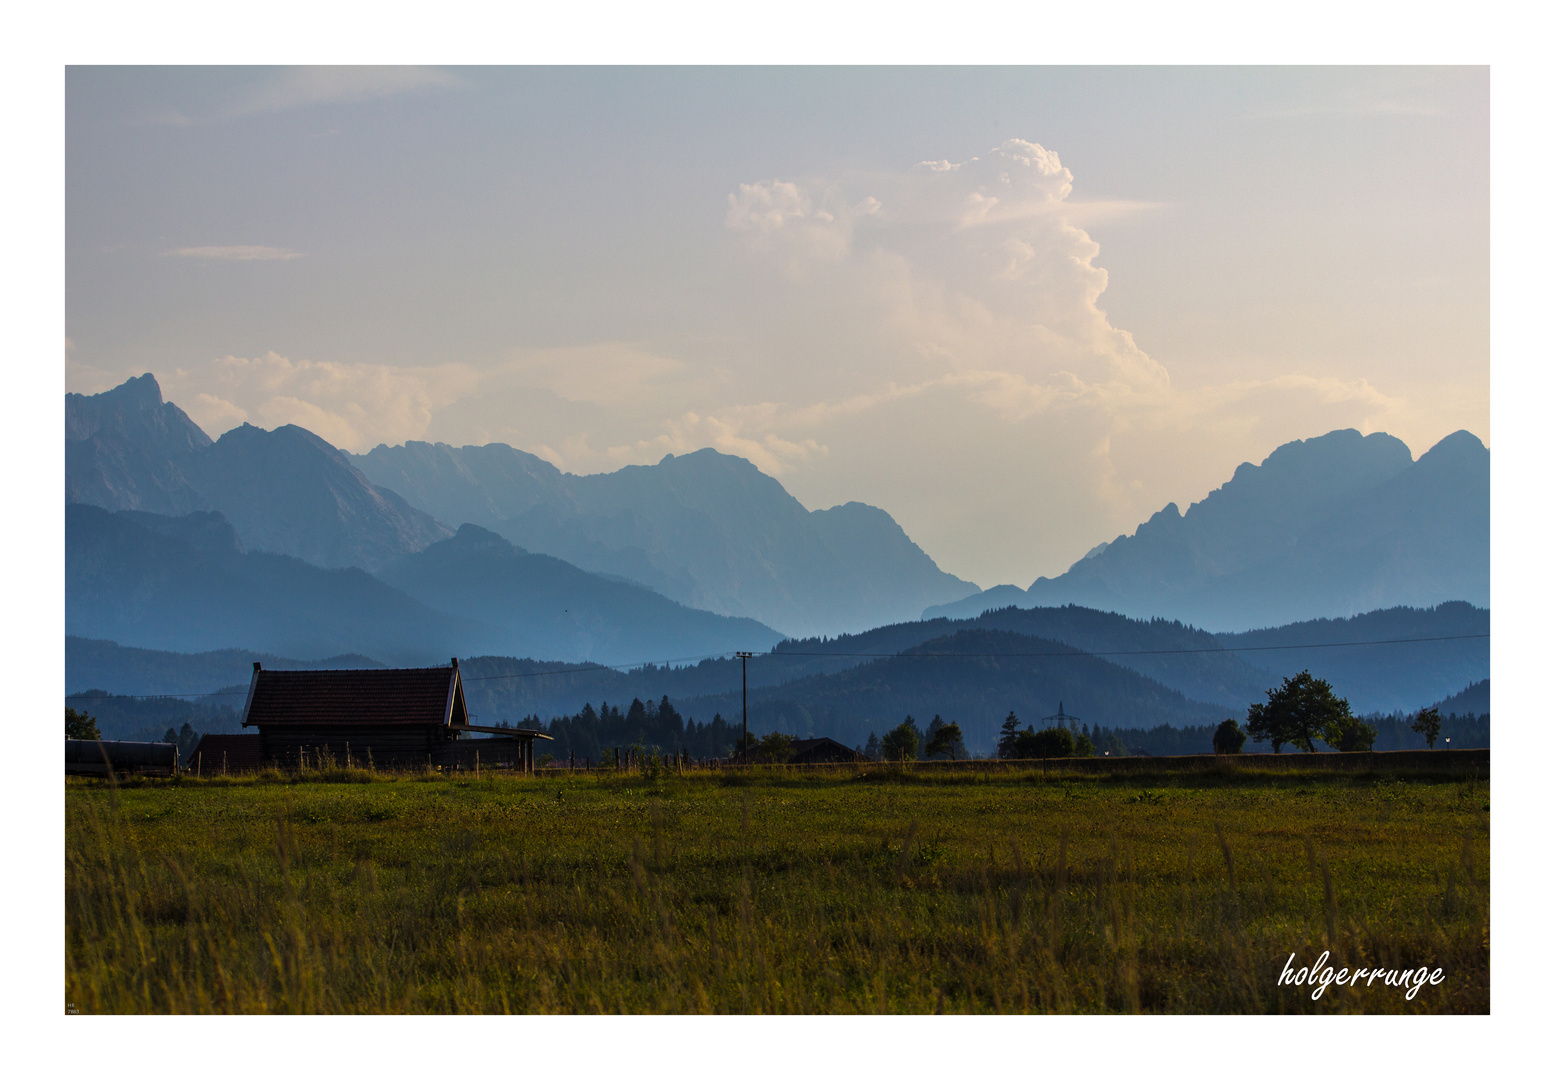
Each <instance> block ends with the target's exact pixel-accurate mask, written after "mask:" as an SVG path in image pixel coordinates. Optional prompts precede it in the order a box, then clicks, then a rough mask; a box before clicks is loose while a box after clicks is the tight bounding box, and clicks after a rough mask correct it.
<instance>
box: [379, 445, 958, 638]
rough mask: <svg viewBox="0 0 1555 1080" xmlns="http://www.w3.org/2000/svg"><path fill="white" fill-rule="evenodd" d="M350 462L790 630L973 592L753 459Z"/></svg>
mask: <svg viewBox="0 0 1555 1080" xmlns="http://www.w3.org/2000/svg"><path fill="white" fill-rule="evenodd" d="M354 460H355V462H356V464H357V465H358V466H359V467H360V468H361V470H362V471H363V473H364V474H365V475H366V476H367V477H368V478H369V479H371V480H372V482H374V483H376V484H380V485H384V486H388V487H392V488H393V489H394V490H396V491H399V492H402V493H403V494H404V495H405V497H406V498H407V499H408V500H409V501H410V502H411V503H412V504H413V505H415V506H418V507H420V508H421V509H423V510H425V511H427V512H428V513H430V514H433V515H435V516H437V517H438V518H440V519H441V520H443V521H458V522H470V523H473V524H477V525H481V526H483V527H485V528H487V529H490V530H492V531H493V532H496V533H498V534H500V535H502V536H504V537H506V538H507V539H509V540H511V541H513V542H514V543H516V544H519V545H520V546H522V547H524V548H526V549H528V550H530V551H534V552H541V553H545V554H549V555H554V556H556V557H558V558H562V559H565V560H567V561H568V562H570V563H573V564H574V565H576V566H579V567H582V568H584V569H586V570H591V571H595V572H598V573H605V574H613V575H616V576H618V577H621V578H624V579H626V580H629V581H635V582H638V583H640V584H643V585H647V586H649V587H650V588H653V589H656V590H658V591H659V592H662V593H663V594H664V595H666V596H668V597H671V598H672V599H675V600H678V601H680V602H681V603H684V604H687V605H690V606H694V607H699V608H705V609H706V610H709V611H715V612H719V613H722V614H726V615H735V616H746V617H750V618H755V619H759V620H760V621H762V622H764V623H766V624H768V625H770V626H774V627H777V628H779V629H781V630H783V631H784V632H785V633H789V634H797V635H804V634H817V633H836V632H839V631H858V630H863V629H866V628H868V627H871V626H877V625H880V624H882V623H887V622H893V621H898V620H901V619H910V618H915V617H917V615H918V614H919V612H921V611H922V610H923V608H924V607H925V606H926V605H927V604H933V603H942V602H945V601H949V600H954V599H958V598H960V597H962V596H966V595H968V594H970V593H972V592H975V591H976V586H974V585H972V584H971V583H969V582H965V581H962V580H961V579H959V578H956V577H954V576H953V575H950V574H947V573H944V572H943V571H941V570H940V569H939V568H938V567H937V566H936V565H935V564H934V561H933V560H932V559H931V558H929V556H928V555H927V554H925V553H924V552H923V550H922V549H921V548H919V547H918V546H917V545H916V544H914V543H913V542H912V541H911V540H910V539H909V538H908V537H907V535H906V534H905V533H904V532H903V531H902V530H901V528H900V527H899V526H898V525H897V524H896V522H895V521H894V520H892V518H891V516H890V515H889V514H887V513H886V512H885V511H883V510H879V509H877V508H875V507H872V506H866V505H865V504H863V503H856V502H853V503H846V504H844V505H842V506H837V507H832V508H831V509H827V510H817V511H813V512H812V511H807V510H806V509H805V508H804V506H803V505H802V504H801V503H800V502H799V501H798V500H797V499H795V498H794V497H793V496H791V495H790V494H788V492H787V491H785V490H784V489H783V486H782V484H780V483H779V482H778V481H777V480H775V479H773V478H772V477H770V476H767V475H765V474H764V473H762V472H761V471H760V470H759V469H757V468H756V467H755V466H754V465H752V464H751V463H750V462H749V461H746V460H745V459H743V458H739V457H732V456H729V455H726V454H720V453H718V452H717V451H714V450H699V451H697V452H696V453H692V454H683V455H680V456H675V455H668V456H666V457H665V458H664V459H663V460H662V461H660V462H659V463H658V464H656V465H633V466H628V467H626V468H623V469H620V470H618V471H617V472H613V473H605V474H599V475H593V476H576V475H572V474H569V473H563V472H561V471H560V470H558V469H557V468H555V467H554V466H552V465H551V464H549V463H548V462H545V461H543V460H542V459H540V458H538V457H535V456H534V455H532V454H527V453H524V452H523V451H521V450H515V449H514V448H512V447H510V446H505V445H502V444H491V445H487V446H464V447H453V446H449V445H447V444H444V443H435V444H434V443H425V442H410V443H406V444H405V445H403V446H394V447H390V446H378V447H376V448H374V449H373V450H372V451H371V452H370V453H368V454H365V455H362V456H359V457H356V458H355V459H354Z"/></svg>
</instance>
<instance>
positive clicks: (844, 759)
mask: <svg viewBox="0 0 1555 1080" xmlns="http://www.w3.org/2000/svg"><path fill="white" fill-rule="evenodd" d="M789 749H791V750H792V751H793V753H794V756H793V757H791V758H789V761H790V763H792V764H794V765H841V764H846V763H849V762H854V761H866V760H868V759H867V758H865V757H864V755H863V754H861V753H859V752H858V751H857V750H850V749H849V748H848V747H846V746H844V745H843V744H842V743H840V742H838V741H837V740H836V739H827V738H820V739H795V740H794V741H793V744H792V745H791V746H790V747H789Z"/></svg>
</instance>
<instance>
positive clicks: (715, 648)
mask: <svg viewBox="0 0 1555 1080" xmlns="http://www.w3.org/2000/svg"><path fill="white" fill-rule="evenodd" d="M379 573H380V576H381V577H382V579H383V580H384V581H386V582H388V583H389V584H391V585H393V586H395V587H396V588H398V589H400V590H401V591H403V592H404V593H405V594H407V595H408V596H411V597H413V598H415V599H417V600H419V601H421V602H422V603H424V604H426V605H427V606H428V607H431V608H435V609H437V610H440V611H443V612H446V613H450V614H452V613H459V614H461V615H464V616H466V617H469V618H473V619H477V620H479V621H480V622H482V623H484V624H485V625H487V626H491V627H494V628H496V630H497V632H498V635H499V636H497V637H495V638H491V639H488V640H487V641H486V642H485V643H484V644H483V649H484V650H485V651H488V652H493V653H498V652H501V653H511V654H515V655H520V656H546V657H550V658H553V659H565V660H595V661H600V662H603V663H611V664H620V663H630V662H634V661H635V662H641V661H644V660H664V659H669V658H671V657H677V656H699V655H704V654H707V653H714V652H727V651H729V650H731V649H746V650H764V649H767V648H770V647H771V646H772V645H774V644H775V643H776V642H777V641H779V640H780V639H781V638H782V635H781V634H779V633H777V632H776V631H774V630H772V629H771V628H770V627H767V626H763V625H762V624H761V623H759V622H757V621H755V620H754V619H739V618H732V617H729V616H726V615H717V614H714V613H712V612H708V611H699V610H696V609H694V608H689V607H686V606H684V605H682V604H677V603H676V602H675V601H673V600H670V599H667V598H666V597H664V596H661V595H660V594H659V593H657V592H655V591H653V590H652V589H649V588H646V587H644V586H641V585H636V584H633V583H631V582H624V581H615V580H611V579H608V578H604V577H601V576H599V575H598V574H590V573H588V572H587V571H584V570H580V569H578V568H577V567H576V566H573V565H572V564H570V563H567V562H564V561H562V560H561V559H557V558H554V557H552V556H550V555H535V554H531V553H530V552H527V551H524V550H522V549H521V548H517V547H514V546H513V545H512V544H511V543H509V542H508V541H507V540H505V539H503V538H502V537H500V536H498V535H497V534H495V533H493V532H490V531H488V530H486V529H483V528H481V527H480V526H478V525H470V524H466V525H463V526H461V527H460V528H459V532H458V533H457V534H456V535H455V536H453V537H452V538H451V539H448V540H443V541H440V542H438V543H436V544H433V545H431V546H430V547H428V548H426V549H425V550H423V551H420V552H417V553H416V554H414V555H409V556H406V557H405V558H403V559H401V560H399V561H398V562H396V563H393V564H392V565H390V566H387V567H385V568H384V569H383V570H382V571H380V572H379Z"/></svg>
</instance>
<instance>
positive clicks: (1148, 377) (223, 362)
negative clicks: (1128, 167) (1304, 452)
mask: <svg viewBox="0 0 1555 1080" xmlns="http://www.w3.org/2000/svg"><path fill="white" fill-rule="evenodd" d="M719 209H721V210H722V216H723V224H724V227H725V233H724V235H725V238H726V239H727V241H728V243H729V245H730V246H729V249H728V250H727V251H726V252H725V253H724V254H725V255H727V256H728V257H729V258H730V259H731V260H732V262H730V263H729V265H730V267H731V269H730V275H731V279H732V280H731V282H730V287H729V288H728V290H727V292H726V293H724V294H721V295H720V298H719V302H720V303H727V304H728V305H729V311H728V313H727V317H725V318H724V321H723V322H721V323H719V322H717V320H716V319H713V318H708V319H707V320H706V321H707V323H708V324H709V325H713V324H716V326H717V329H716V330H706V329H704V327H703V326H701V325H698V326H695V327H687V326H684V325H681V326H676V327H673V328H672V329H671V330H670V332H669V333H670V334H671V335H673V336H671V337H670V338H669V339H668V340H659V341H648V340H639V341H632V340H607V341H597V342H590V343H586V344H577V345H573V346H570V347H564V348H513V349H511V350H509V351H508V352H506V353H503V354H502V355H500V356H499V357H497V358H495V359H492V360H481V361H479V362H477V361H473V360H472V361H468V362H466V361H462V360H460V361H449V362H440V363H435V364H428V365H424V366H395V365H389V364H375V363H370V362H362V363H343V362H335V361H331V360H327V359H297V358H288V357H284V356H280V355H277V354H275V353H268V354H265V355H263V356H258V357H251V358H241V357H234V356H227V357H222V358H219V359H213V360H211V361H209V362H207V363H204V364H198V365H190V366H187V367H185V368H180V369H178V370H177V371H175V372H171V373H163V372H160V371H159V372H158V373H157V374H158V376H159V378H160V379H162V381H163V386H164V389H165V390H166V392H167V394H168V396H169V398H171V399H173V400H176V401H178V402H179V404H181V405H183V406H184V407H185V408H186V409H187V410H188V411H189V412H190V414H191V415H192V416H194V418H195V419H196V421H198V422H199V423H201V424H202V426H205V427H206V428H207V430H210V431H211V433H212V434H213V435H214V434H218V433H219V432H220V431H222V430H225V429H226V428H228V427H231V426H233V425H235V424H238V423H241V422H245V421H246V422H249V423H256V424H261V425H264V426H275V425H277V424H282V423H297V424H301V425H302V426H305V427H308V428H310V429H311V430H313V431H315V432H317V433H318V434H319V435H321V436H323V437H324V438H326V439H328V440H330V441H331V442H332V443H334V444H336V445H337V446H341V447H343V448H345V449H348V450H352V451H356V452H361V451H365V450H367V449H370V448H371V447H372V446H373V445H376V444H377V443H379V442H387V443H391V444H393V443H398V442H403V441H405V440H407V439H428V440H440V441H446V442H450V443H454V444H456V445H459V444H465V443H474V444H480V443H486V442H506V443H510V444H512V445H514V446H518V447H520V448H522V449H525V450H528V451H530V452H533V453H536V454H539V455H540V456H542V457H544V458H545V459H546V460H548V461H550V462H551V463H552V464H554V465H556V466H558V467H559V468H562V469H566V470H569V471H573V472H585V473H586V472H598V471H604V470H609V469H615V468H618V467H620V466H621V465H625V464H631V463H646V462H652V461H656V460H658V459H659V458H660V457H662V456H663V455H664V454H666V453H675V454H680V453H687V452H691V451H694V450H698V449H701V448H702V447H706V446H711V447H713V448H715V449H717V450H720V451H722V452H725V453H730V454H738V455H740V456H742V457H745V458H748V459H750V460H751V461H753V462H754V463H755V464H756V465H757V466H758V467H760V468H761V469H763V470H764V471H766V472H768V473H769V474H771V475H774V476H778V477H780V478H781V479H782V480H783V482H784V484H785V485H786V486H787V487H788V488H789V490H790V491H792V492H793V493H794V494H795V495H796V496H798V497H799V498H800V500H801V501H803V502H804V503H805V504H806V505H809V506H812V507H820V506H830V505H834V504H836V503H839V502H843V501H847V500H849V499H862V500H864V501H868V502H873V503H875V504H877V505H880V506H884V507H885V508H886V509H887V510H889V511H890V512H891V513H892V514H893V515H894V516H895V517H896V518H897V520H898V521H899V522H900V523H901V524H902V526H903V527H904V528H905V529H906V530H907V532H908V534H909V535H910V536H912V537H913V538H914V539H915V540H917V541H919V542H920V543H921V544H922V545H923V546H924V548H925V549H926V550H928V551H929V553H930V554H931V555H933V556H935V557H936V558H937V559H939V560H940V561H941V565H943V566H944V567H945V568H946V569H949V570H951V571H953V572H956V573H959V574H962V575H963V576H967V577H971V578H973V579H974V580H977V581H979V582H980V583H982V584H994V583H997V582H1000V581H1013V582H1016V583H1018V584H1023V585H1024V584H1027V583H1029V582H1030V581H1031V579H1032V578H1034V577H1035V576H1036V575H1037V574H1039V573H1043V574H1051V573H1056V572H1060V571H1062V570H1063V569H1064V568H1065V567H1066V566H1067V565H1068V564H1069V563H1070V562H1072V561H1073V560H1074V559H1076V558H1078V557H1079V556H1080V555H1082V554H1083V553H1084V552H1085V551H1087V550H1089V549H1090V548H1091V547H1093V546H1094V545H1095V544H1096V543H1097V542H1098V541H1100V540H1107V539H1111V538H1112V537H1113V536H1116V535H1117V534H1118V533H1119V532H1121V531H1127V530H1131V529H1132V528H1133V526H1134V525H1135V524H1137V523H1138V522H1139V521H1142V520H1144V519H1145V518H1147V517H1148V516H1149V515H1150V514H1151V513H1152V512H1154V511H1155V510H1157V509H1159V508H1160V507H1161V506H1162V505H1164V504H1165V503H1166V502H1167V501H1176V502H1178V503H1179V504H1180V505H1185V504H1186V503H1187V502H1189V501H1191V500H1193V499H1197V498H1202V497H1203V495H1204V494H1206V493H1207V492H1208V491H1209V490H1211V489H1212V488H1214V487H1215V486H1217V485H1219V484H1220V483H1222V482H1223V481H1224V480H1225V479H1226V478H1227V477H1228V476H1230V474H1231V471H1232V470H1233V469H1234V468H1235V467H1236V465H1237V464H1239V463H1240V462H1241V461H1244V460H1252V461H1257V460H1261V459H1262V458H1263V457H1264V456H1266V455H1267V454H1268V453H1269V452H1270V451H1271V450H1272V449H1273V448H1274V447H1275V446H1276V445H1278V444H1279V443H1281V442H1285V441H1288V440H1290V439H1295V438H1307V437H1311V436H1313V435H1317V434H1321V433H1323V432H1325V431H1328V430H1331V429H1333V428H1336V427H1356V428H1359V429H1360V430H1362V431H1374V430H1386V429H1387V425H1388V424H1389V423H1390V422H1391V421H1393V420H1395V419H1396V418H1398V417H1399V416H1400V415H1401V414H1403V413H1404V412H1405V411H1407V410H1408V409H1410V408H1413V406H1412V405H1411V403H1408V402H1403V401H1400V400H1397V399H1395V398H1391V397H1389V396H1388V395H1387V394H1386V393H1384V392H1383V391H1382V390H1380V389H1379V388H1378V387H1377V386H1375V385H1373V384H1372V383H1370V382H1368V381H1367V380H1365V379H1363V378H1356V379H1350V380H1344V379H1333V378H1317V377H1313V376H1309V375H1306V374H1304V373H1302V372H1299V371H1294V372H1286V373H1284V374H1282V375H1280V376H1278V377H1273V378H1263V379H1240V380H1234V381H1224V382H1220V383H1216V384H1204V385H1187V384H1182V383H1180V382H1178V381H1174V380H1173V379H1172V378H1171V377H1170V376H1169V374H1168V372H1167V371H1166V369H1165V367H1164V366H1163V365H1162V364H1160V363H1159V362H1158V361H1157V360H1156V359H1154V358H1153V357H1151V356H1150V355H1149V354H1148V353H1147V352H1146V351H1145V349H1143V348H1141V347H1140V345H1139V343H1137V342H1136V341H1135V340H1134V337H1133V336H1132V335H1131V334H1130V333H1129V332H1128V330H1127V329H1125V328H1123V327H1121V326H1118V325H1116V324H1115V323H1114V321H1113V320H1112V318H1111V317H1110V316H1109V315H1108V313H1107V311H1106V309H1105V307H1104V306H1103V299H1104V296H1105V293H1106V289H1107V285H1108V276H1107V271H1106V269H1104V268H1103V266H1102V265H1100V261H1099V260H1100V258H1101V251H1100V248H1099V246H1098V244H1097V243H1096V242H1095V240H1094V239H1093V238H1092V237H1091V236H1090V234H1089V233H1088V232H1087V231H1086V227H1085V226H1086V222H1088V221H1096V220H1100V219H1102V218H1104V217H1108V216H1111V217H1113V218H1117V217H1119V216H1122V215H1127V214H1138V213H1147V212H1149V204H1147V203H1142V202H1129V201H1127V200H1112V201H1084V200H1079V199H1077V198H1076V196H1075V178H1074V177H1073V175H1072V174H1071V173H1070V170H1069V169H1068V168H1067V167H1065V166H1064V164H1063V162H1062V161H1061V160H1060V158H1059V156H1058V154H1056V153H1055V152H1053V151H1052V150H1050V149H1048V148H1046V147H1043V146H1041V145H1039V144H1037V143H1034V142H1029V141H1025V140H1020V139H1011V140H1008V141H1006V142H1005V143H1003V144H1001V145H1000V146H998V147H996V148H994V149H992V150H990V151H989V152H988V153H986V154H982V155H979V156H977V157H973V158H969V159H967V160H964V161H950V160H937V161H928V162H922V163H919V164H917V165H914V166H909V167H905V168H903V169H901V170H899V171H897V172H892V173H881V172H875V173H846V174H842V173H840V174H838V175H833V176H812V177H797V178H784V177H778V178H770V179H754V180H751V181H749V182H746V183H740V184H737V185H736V186H735V189H734V190H733V191H731V192H729V193H728V194H727V197H726V198H725V199H724V201H723V204H722V206H721V208H720V207H718V206H716V205H714V206H709V207H708V212H709V214H710V215H713V214H716V213H718V211H719ZM715 220H716V219H715ZM185 250H186V251H187V252H190V253H192V252H196V251H213V250H224V251H225V250H238V249H185ZM263 250H283V249H263ZM187 257H194V256H193V255H192V254H191V255H189V256H187ZM204 257H216V256H210V255H206V256H204ZM228 257H235V256H228ZM703 314H704V315H706V314H707V312H703ZM717 314H718V315H719V316H720V317H723V316H725V313H724V312H719V313H717ZM72 363H73V364H74V361H72ZM129 374H138V372H130V373H129ZM122 377H123V376H122V375H121V376H119V377H118V378H117V379H115V380H114V381H115V382H116V381H119V380H120V379H122ZM105 378H106V373H101V372H98V373H94V372H90V371H88V370H87V369H85V368H82V367H81V366H80V365H79V364H74V366H73V367H72V381H73V383H75V384H76V385H77V388H82V389H85V388H87V384H89V383H90V384H91V388H92V389H105V388H106V386H107V385H113V383H112V382H107V383H106V384H104V380H105ZM1415 449H1416V450H1417V452H1418V451H1419V450H1421V449H1424V448H1423V447H1416V448H1415Z"/></svg>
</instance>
